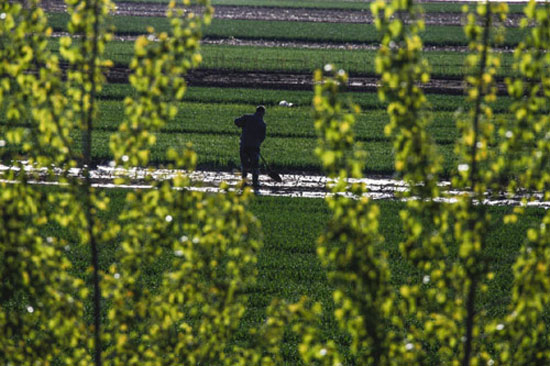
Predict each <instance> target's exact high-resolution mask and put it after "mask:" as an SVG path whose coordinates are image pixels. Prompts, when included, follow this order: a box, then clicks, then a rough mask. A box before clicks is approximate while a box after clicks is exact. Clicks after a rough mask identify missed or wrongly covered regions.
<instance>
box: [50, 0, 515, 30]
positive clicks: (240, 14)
mask: <svg viewBox="0 0 550 366" xmlns="http://www.w3.org/2000/svg"><path fill="white" fill-rule="evenodd" d="M42 6H43V8H44V9H45V10H46V11H50V12H63V11H65V10H66V5H65V4H64V2H63V1H61V0H45V1H44V2H43V5H42ZM189 10H190V11H195V12H200V8H193V7H191V8H190V9H189ZM165 12H166V4H159V3H128V2H116V11H115V14H116V15H130V16H164V15H165ZM214 18H216V19H232V20H267V21H296V22H323V23H360V24H371V23H373V16H372V15H371V13H370V10H368V7H367V6H366V9H365V10H335V9H310V8H307V9H306V8H303V9H301V8H279V7H254V6H226V5H218V6H216V7H215V13H214ZM521 18H523V15H522V14H509V16H508V19H507V20H506V23H505V25H506V26H509V27H517V26H518V25H519V21H520V20H521ZM424 21H425V23H426V24H427V25H457V26H460V25H464V22H465V19H464V15H463V14H462V13H426V14H425V15H424Z"/></svg>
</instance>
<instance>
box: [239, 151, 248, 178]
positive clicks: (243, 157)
mask: <svg viewBox="0 0 550 366" xmlns="http://www.w3.org/2000/svg"><path fill="white" fill-rule="evenodd" d="M239 152H240V155H241V175H242V178H243V179H246V177H247V176H248V170H249V167H250V163H249V160H250V159H249V158H248V154H247V152H246V150H245V148H243V147H241V149H240V151H239Z"/></svg>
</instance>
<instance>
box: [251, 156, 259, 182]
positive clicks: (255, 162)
mask: <svg viewBox="0 0 550 366" xmlns="http://www.w3.org/2000/svg"><path fill="white" fill-rule="evenodd" d="M250 158H251V167H252V184H253V185H254V187H255V188H257V187H259V186H260V181H259V175H260V149H259V148H257V149H254V150H253V151H251V154H250Z"/></svg>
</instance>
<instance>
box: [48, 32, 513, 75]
mask: <svg viewBox="0 0 550 366" xmlns="http://www.w3.org/2000/svg"><path fill="white" fill-rule="evenodd" d="M58 44H59V42H58V40H52V41H51V44H50V47H51V49H52V50H53V51H55V52H58V49H59V46H58ZM105 51H106V53H105V55H106V57H107V58H109V59H110V60H112V61H113V62H114V63H115V64H117V65H129V63H130V61H131V59H132V57H133V54H134V42H122V41H114V42H110V43H109V44H107V46H106V47H105ZM201 54H202V56H203V62H202V63H201V65H200V67H199V68H200V69H216V70H235V71H269V72H300V73H310V74H312V75H313V71H314V70H315V69H318V68H322V67H323V66H324V65H326V64H327V63H333V64H335V65H337V67H339V68H342V69H344V70H346V71H347V72H349V73H350V74H351V75H356V76H357V75H372V76H374V75H376V70H375V66H374V60H375V57H376V51H374V50H372V51H371V50H335V49H303V48H279V47H253V46H218V45H202V47H201ZM424 57H425V58H426V59H427V60H428V62H429V64H430V69H431V72H430V74H431V75H432V76H433V77H436V78H437V77H439V78H447V77H448V78H458V79H462V78H463V77H464V72H465V68H464V61H465V58H466V57H467V54H466V53H464V52H451V51H448V52H443V51H428V52H425V53H424ZM501 59H502V66H501V68H500V69H499V72H498V74H497V76H499V77H504V76H512V75H514V74H515V72H514V71H513V70H512V63H513V55H512V54H511V53H503V54H501Z"/></svg>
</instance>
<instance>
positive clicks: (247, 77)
mask: <svg viewBox="0 0 550 366" xmlns="http://www.w3.org/2000/svg"><path fill="white" fill-rule="evenodd" d="M130 71H131V70H130V69H128V68H126V67H113V68H110V69H109V70H108V71H107V81H108V82H110V83H127V82H128V76H129V75H130ZM185 79H186V80H187V82H188V83H189V85H192V86H210V87H231V88H262V89H284V90H312V88H313V77H312V75H311V73H291V72H288V73H284V72H261V71H251V72H246V71H242V72H241V71H227V70H201V69H199V70H192V71H190V72H189V73H188V74H187V75H186V77H185ZM378 85H379V78H378V77H376V76H353V75H351V76H350V77H349V82H348V85H347V88H348V90H350V91H358V92H359V91H376V90H377V88H378ZM421 88H422V89H423V90H424V91H425V92H426V93H438V94H453V95H462V94H464V81H462V80H454V79H432V80H430V81H429V82H428V83H426V84H422V85H421ZM498 88H499V94H505V92H506V86H505V85H504V83H501V84H499V86H498Z"/></svg>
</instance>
